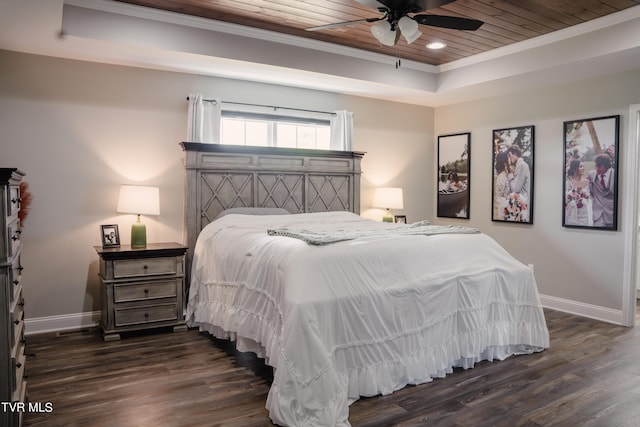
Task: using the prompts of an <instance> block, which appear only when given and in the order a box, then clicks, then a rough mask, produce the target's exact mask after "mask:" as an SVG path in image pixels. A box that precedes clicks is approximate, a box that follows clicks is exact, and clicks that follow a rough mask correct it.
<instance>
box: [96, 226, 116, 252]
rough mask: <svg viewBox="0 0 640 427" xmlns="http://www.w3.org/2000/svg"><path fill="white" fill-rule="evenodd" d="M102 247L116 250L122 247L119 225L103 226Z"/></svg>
mask: <svg viewBox="0 0 640 427" xmlns="http://www.w3.org/2000/svg"><path fill="white" fill-rule="evenodd" d="M100 230H101V231H102V247H103V248H114V247H118V246H120V233H119V232H118V225H117V224H109V225H101V226H100Z"/></svg>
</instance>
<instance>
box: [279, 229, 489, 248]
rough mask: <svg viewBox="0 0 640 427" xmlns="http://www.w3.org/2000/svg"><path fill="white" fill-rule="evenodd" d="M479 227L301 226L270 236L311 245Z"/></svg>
mask: <svg viewBox="0 0 640 427" xmlns="http://www.w3.org/2000/svg"><path fill="white" fill-rule="evenodd" d="M479 232H480V230H478V229H477V228H470V227H460V226H456V225H416V224H413V225H406V226H398V227H393V228H381V229H376V230H358V229H354V230H333V231H313V230H305V229H301V228H270V229H268V230H267V233H268V234H269V236H284V237H292V238H294V239H300V240H302V241H303V242H305V243H307V244H309V245H327V244H330V243H336V242H343V241H345V240H354V239H358V238H361V237H385V236H414V235H423V236H432V235H435V234H473V233H479Z"/></svg>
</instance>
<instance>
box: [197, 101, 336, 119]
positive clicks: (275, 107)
mask: <svg viewBox="0 0 640 427" xmlns="http://www.w3.org/2000/svg"><path fill="white" fill-rule="evenodd" d="M188 100H189V97H188V96H187V101H188ZM202 101H203V102H217V101H216V100H215V99H204V98H202ZM221 102H222V103H223V104H233V105H246V106H251V107H264V108H273V109H274V110H278V109H280V110H291V111H304V112H305V113H319V114H329V115H331V116H335V115H336V113H332V112H329V111H318V110H304V109H302V108H289V107H278V106H276V105H262V104H248V103H244V102H231V101H221Z"/></svg>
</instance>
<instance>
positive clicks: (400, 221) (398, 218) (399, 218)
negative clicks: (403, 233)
mask: <svg viewBox="0 0 640 427" xmlns="http://www.w3.org/2000/svg"><path fill="white" fill-rule="evenodd" d="M393 222H395V223H397V224H406V223H407V216H406V215H394V216H393Z"/></svg>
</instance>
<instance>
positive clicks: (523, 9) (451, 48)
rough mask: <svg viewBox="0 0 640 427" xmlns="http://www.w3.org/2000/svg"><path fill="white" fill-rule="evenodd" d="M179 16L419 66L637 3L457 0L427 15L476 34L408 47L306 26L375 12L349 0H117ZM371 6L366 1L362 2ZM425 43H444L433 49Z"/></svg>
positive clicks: (360, 27)
mask: <svg viewBox="0 0 640 427" xmlns="http://www.w3.org/2000/svg"><path fill="white" fill-rule="evenodd" d="M119 1H120V2H122V3H129V4H133V5H138V6H145V7H150V8H154V9H160V10H165V11H170V12H176V13H180V14H186V15H191V16H198V17H202V18H208V19H212V20H216V21H223V22H229V23H234V24H239V25H245V26H249V27H253V28H260V29H264V30H270V31H274V32H278V33H283V34H289V35H294V36H299V37H304V38H309V39H315V40H320V41H324V42H329V43H335V44H338V45H343V46H349V47H353V48H357V49H362V50H366V51H371V52H377V53H381V54H385V55H390V56H394V57H397V58H401V59H408V60H412V61H416V62H420V63H424V64H430V65H442V64H446V63H449V62H452V61H456V60H459V59H463V58H466V57H469V56H473V55H476V54H479V53H482V52H487V51H490V50H492V49H496V48H500V47H502V46H507V45H510V44H513V43H517V42H521V41H524V40H527V39H531V38H534V37H538V36H541V35H544V34H548V33H551V32H554V31H557V30H562V29H565V28H568V27H571V26H574V25H578V24H581V23H584V22H587V21H590V20H593V19H596V18H600V17H603V16H606V15H609V14H612V13H615V12H618V11H621V10H624V9H627V8H630V7H633V6H636V5H638V4H640V0H606V1H601V0H588V1H585V0H554V1H549V0H529V1H520V0H512V1H508V0H458V1H455V2H453V3H449V4H447V5H445V6H442V7H440V8H436V9H431V10H429V11H428V12H426V13H430V14H438V15H449V16H457V17H464V18H472V19H478V20H481V21H484V25H482V27H480V29H478V30H476V31H458V30H449V29H441V28H435V27H427V26H424V25H421V26H420V30H421V32H422V33H423V34H422V36H421V37H420V38H419V39H418V40H416V41H415V42H413V43H412V44H408V43H407V42H406V41H405V40H404V39H401V40H400V41H399V42H398V44H397V45H395V46H392V47H388V46H383V45H381V44H380V43H379V42H378V41H377V40H376V39H375V38H374V37H373V36H372V34H371V32H370V27H371V25H372V24H369V23H360V24H355V25H352V26H346V27H341V28H333V29H327V30H322V31H306V30H305V29H306V28H309V27H314V26H320V25H325V24H332V23H337V22H342V21H352V20H358V19H365V18H372V17H378V16H381V14H380V13H379V12H378V11H377V10H375V9H373V8H371V7H368V6H365V5H364V4H362V3H359V2H357V1H355V0H304V1H302V0H238V1H231V0H119ZM367 2H369V3H370V0H367V1H364V3H367ZM431 41H442V42H444V43H446V45H447V47H446V48H444V49H442V50H438V51H432V50H428V49H426V48H425V45H426V44H427V43H429V42H431Z"/></svg>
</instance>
